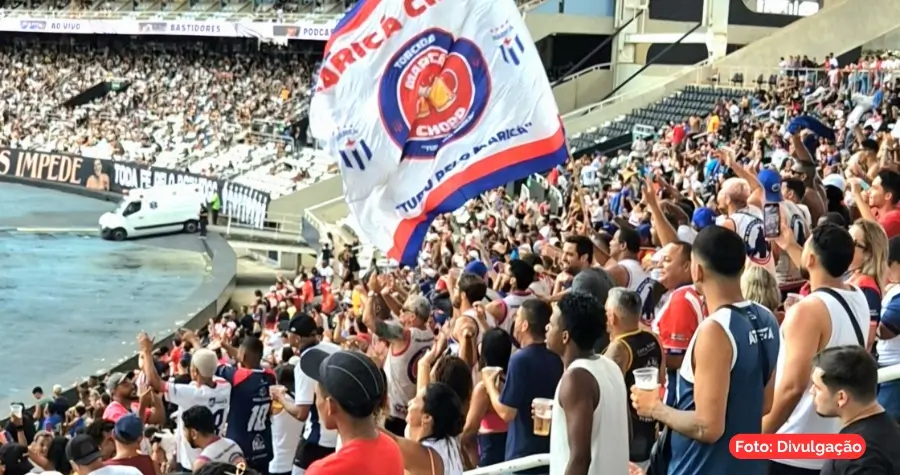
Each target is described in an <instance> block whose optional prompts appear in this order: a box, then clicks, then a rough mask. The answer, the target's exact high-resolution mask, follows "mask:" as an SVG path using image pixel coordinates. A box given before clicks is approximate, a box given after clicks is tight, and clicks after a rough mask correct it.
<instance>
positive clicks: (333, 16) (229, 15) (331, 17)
mask: <svg viewBox="0 0 900 475" xmlns="http://www.w3.org/2000/svg"><path fill="white" fill-rule="evenodd" d="M187 13H198V12H187V11H171V10H114V11H102V10H7V9H0V18H84V19H127V18H136V17H142V18H149V17H160V18H164V19H177V18H186V17H185V14H187ZM200 13H203V14H209V13H210V12H200ZM212 13H215V14H223V16H224V18H212V19H210V18H193V19H195V20H199V21H203V20H219V21H221V20H225V19H230V20H234V19H239V20H252V21H260V20H268V21H272V22H275V23H292V22H298V21H305V22H312V23H321V24H325V23H329V22H336V21H337V20H339V19H340V18H341V17H342V16H344V14H343V13H284V14H281V15H278V14H274V13H269V12H260V13H256V12H212Z"/></svg>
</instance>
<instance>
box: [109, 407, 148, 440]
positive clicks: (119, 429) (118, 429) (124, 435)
mask: <svg viewBox="0 0 900 475" xmlns="http://www.w3.org/2000/svg"><path fill="white" fill-rule="evenodd" d="M143 435H144V423H143V422H141V418H140V417H138V416H136V415H134V414H126V415H124V416H122V417H120V418H119V420H118V421H116V425H115V426H114V427H113V437H115V439H116V440H118V441H119V442H122V443H124V444H133V443H135V442H137V441H138V440H140V439H141V437H143Z"/></svg>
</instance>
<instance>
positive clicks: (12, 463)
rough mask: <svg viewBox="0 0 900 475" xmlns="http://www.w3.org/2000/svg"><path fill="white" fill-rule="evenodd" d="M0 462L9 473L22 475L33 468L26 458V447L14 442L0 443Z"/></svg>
mask: <svg viewBox="0 0 900 475" xmlns="http://www.w3.org/2000/svg"><path fill="white" fill-rule="evenodd" d="M0 464H3V466H4V467H6V473H7V474H10V475H24V474H26V473H28V472H30V471H31V470H32V468H33V466H32V464H31V462H30V461H29V459H28V447H25V446H24V445H21V444H17V443H15V442H11V443H8V444H3V445H0Z"/></svg>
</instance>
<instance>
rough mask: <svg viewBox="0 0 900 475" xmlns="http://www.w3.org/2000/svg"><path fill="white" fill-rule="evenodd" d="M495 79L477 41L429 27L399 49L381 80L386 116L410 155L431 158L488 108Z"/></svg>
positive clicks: (392, 134) (383, 115)
mask: <svg viewBox="0 0 900 475" xmlns="http://www.w3.org/2000/svg"><path fill="white" fill-rule="evenodd" d="M490 93H491V78H490V73H489V71H488V65H487V62H486V61H485V59H484V55H483V54H482V52H481V49H480V48H479V47H478V45H477V44H475V43H474V42H473V41H471V40H468V39H465V38H453V36H452V35H451V34H450V33H448V32H446V31H444V30H439V29H430V30H426V31H424V32H422V33H420V34H418V35H416V36H415V37H413V38H412V39H410V40H409V41H407V42H406V44H404V45H403V46H401V47H400V48H398V50H397V51H396V53H395V54H394V56H393V57H392V58H391V60H390V61H389V62H388V63H387V67H386V70H385V72H384V74H382V79H381V83H380V85H379V94H378V99H379V108H380V110H381V120H382V124H383V125H384V127H385V129H386V130H387V132H388V135H389V136H390V137H391V140H392V141H393V142H394V144H395V145H396V146H397V147H400V148H402V149H403V158H404V159H413V160H430V159H433V158H434V157H435V155H436V154H437V152H438V150H439V149H440V147H441V146H442V145H444V144H446V143H448V142H450V141H452V140H455V139H458V138H461V137H463V136H465V135H466V134H468V133H469V132H470V131H471V130H472V128H473V127H474V126H475V125H476V124H477V123H478V120H479V119H480V118H481V116H482V114H483V113H484V110H485V106H486V105H487V102H488V99H489V97H490Z"/></svg>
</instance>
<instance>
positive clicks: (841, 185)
mask: <svg viewBox="0 0 900 475" xmlns="http://www.w3.org/2000/svg"><path fill="white" fill-rule="evenodd" d="M822 184H823V185H825V186H833V187H835V188H837V189H839V190H841V191H845V190H846V189H847V181H846V180H844V177H843V176H841V174H839V173H832V174H831V175H828V176H826V177H825V178H823V179H822Z"/></svg>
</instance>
